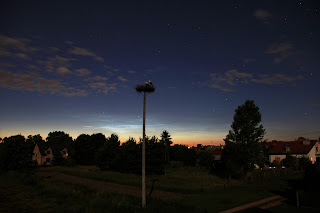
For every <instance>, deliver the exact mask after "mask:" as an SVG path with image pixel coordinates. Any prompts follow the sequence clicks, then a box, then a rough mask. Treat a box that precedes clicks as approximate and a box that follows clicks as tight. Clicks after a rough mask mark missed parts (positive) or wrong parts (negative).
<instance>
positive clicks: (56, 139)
mask: <svg viewBox="0 0 320 213" xmlns="http://www.w3.org/2000/svg"><path fill="white" fill-rule="evenodd" d="M46 139H47V143H48V145H49V146H50V147H51V148H52V154H53V156H54V158H53V164H55V165H61V164H63V162H64V160H65V159H64V158H63V157H62V155H61V150H62V149H63V148H65V147H66V148H67V149H68V153H69V154H70V155H73V153H72V152H73V150H72V142H73V140H72V137H70V136H69V134H67V133H65V132H63V131H54V132H50V133H49V134H48V137H47V138H46Z"/></svg>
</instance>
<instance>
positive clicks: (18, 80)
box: [0, 70, 87, 96]
mask: <svg viewBox="0 0 320 213" xmlns="http://www.w3.org/2000/svg"><path fill="white" fill-rule="evenodd" d="M0 86H1V87H4V88H8V89H14V90H25V91H37V92H41V93H50V94H56V95H64V96H85V95H87V92H86V91H85V90H81V89H75V88H72V87H66V86H64V85H63V84H62V83H61V82H60V81H57V80H52V79H46V78H43V77H41V76H37V75H36V74H30V73H29V74H25V73H12V72H8V71H4V70H0Z"/></svg>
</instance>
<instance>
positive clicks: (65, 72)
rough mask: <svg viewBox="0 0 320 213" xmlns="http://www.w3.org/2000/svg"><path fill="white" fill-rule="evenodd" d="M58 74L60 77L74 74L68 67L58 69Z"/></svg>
mask: <svg viewBox="0 0 320 213" xmlns="http://www.w3.org/2000/svg"><path fill="white" fill-rule="evenodd" d="M57 73H58V74H59V75H70V74H72V72H71V71H70V70H69V69H68V68H66V67H59V68H58V69H57Z"/></svg>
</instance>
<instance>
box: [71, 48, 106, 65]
mask: <svg viewBox="0 0 320 213" xmlns="http://www.w3.org/2000/svg"><path fill="white" fill-rule="evenodd" d="M69 52H70V53H72V54H74V55H81V56H90V57H93V59H94V60H96V61H101V62H104V59H103V58H102V57H100V56H97V55H96V54H95V53H94V52H92V51H90V50H87V49H85V48H81V47H76V46H74V47H71V49H70V50H69Z"/></svg>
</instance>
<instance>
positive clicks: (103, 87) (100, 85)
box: [89, 82, 116, 95]
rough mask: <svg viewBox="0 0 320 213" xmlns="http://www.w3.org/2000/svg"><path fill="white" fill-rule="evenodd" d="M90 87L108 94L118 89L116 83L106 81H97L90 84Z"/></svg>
mask: <svg viewBox="0 0 320 213" xmlns="http://www.w3.org/2000/svg"><path fill="white" fill-rule="evenodd" d="M89 87H90V88H92V89H98V92H102V93H104V94H106V95H107V94H108V93H109V92H110V91H115V90H116V84H108V83H106V82H95V83H91V84H89Z"/></svg>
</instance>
